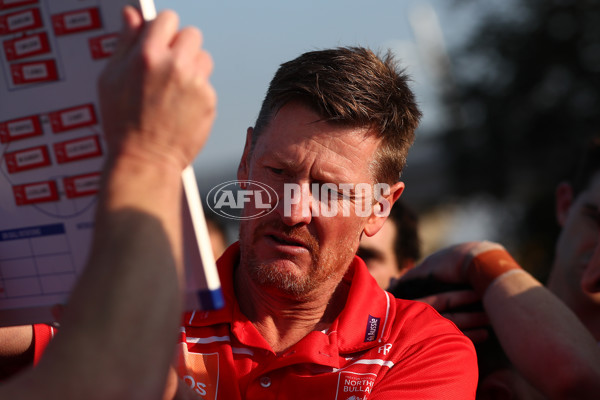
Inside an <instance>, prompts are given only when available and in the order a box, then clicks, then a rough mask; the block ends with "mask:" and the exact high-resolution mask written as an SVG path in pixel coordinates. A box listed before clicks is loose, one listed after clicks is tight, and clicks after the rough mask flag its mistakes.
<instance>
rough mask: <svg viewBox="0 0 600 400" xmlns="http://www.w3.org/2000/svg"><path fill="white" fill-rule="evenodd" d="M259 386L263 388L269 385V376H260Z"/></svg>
mask: <svg viewBox="0 0 600 400" xmlns="http://www.w3.org/2000/svg"><path fill="white" fill-rule="evenodd" d="M260 386H262V387H264V388H268V387H269V386H271V378H269V377H268V376H263V377H262V378H260Z"/></svg>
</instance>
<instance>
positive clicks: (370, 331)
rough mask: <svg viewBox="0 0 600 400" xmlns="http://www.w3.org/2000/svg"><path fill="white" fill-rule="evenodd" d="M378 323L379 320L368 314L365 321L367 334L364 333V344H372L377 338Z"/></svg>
mask: <svg viewBox="0 0 600 400" xmlns="http://www.w3.org/2000/svg"><path fill="white" fill-rule="evenodd" d="M380 322H381V318H376V317H374V316H372V315H370V314H369V319H368V320H367V332H366V333H365V342H373V341H374V340H375V339H376V338H377V333H378V332H379V323H380Z"/></svg>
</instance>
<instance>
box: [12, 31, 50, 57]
mask: <svg viewBox="0 0 600 400" xmlns="http://www.w3.org/2000/svg"><path fill="white" fill-rule="evenodd" d="M46 53H50V43H49V42H48V35H47V34H46V33H45V32H41V33H36V34H35V35H29V36H25V37H20V38H17V39H12V40H7V41H5V42H4V54H5V55H6V59H7V60H8V61H15V60H20V59H22V58H27V57H32V56H37V55H40V54H46Z"/></svg>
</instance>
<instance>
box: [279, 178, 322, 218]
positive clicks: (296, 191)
mask: <svg viewBox="0 0 600 400" xmlns="http://www.w3.org/2000/svg"><path fill="white" fill-rule="evenodd" d="M282 197H283V199H282V200H281V201H280V202H279V204H278V205H277V213H278V214H279V216H280V218H281V220H282V222H283V223H284V224H286V225H288V226H296V225H308V224H309V223H310V222H311V220H312V211H311V210H312V206H313V199H312V195H311V192H310V188H309V185H308V184H305V183H303V184H296V183H286V184H285V185H284V191H283V196H282Z"/></svg>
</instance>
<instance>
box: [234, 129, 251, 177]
mask: <svg viewBox="0 0 600 400" xmlns="http://www.w3.org/2000/svg"><path fill="white" fill-rule="evenodd" d="M253 132H254V129H252V127H249V128H248V130H247V131H246V143H245V144H244V152H243V153H242V158H241V159H240V164H239V165H238V171H237V178H238V180H239V181H245V180H248V176H249V174H250V165H249V162H250V150H251V148H252V133H253Z"/></svg>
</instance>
